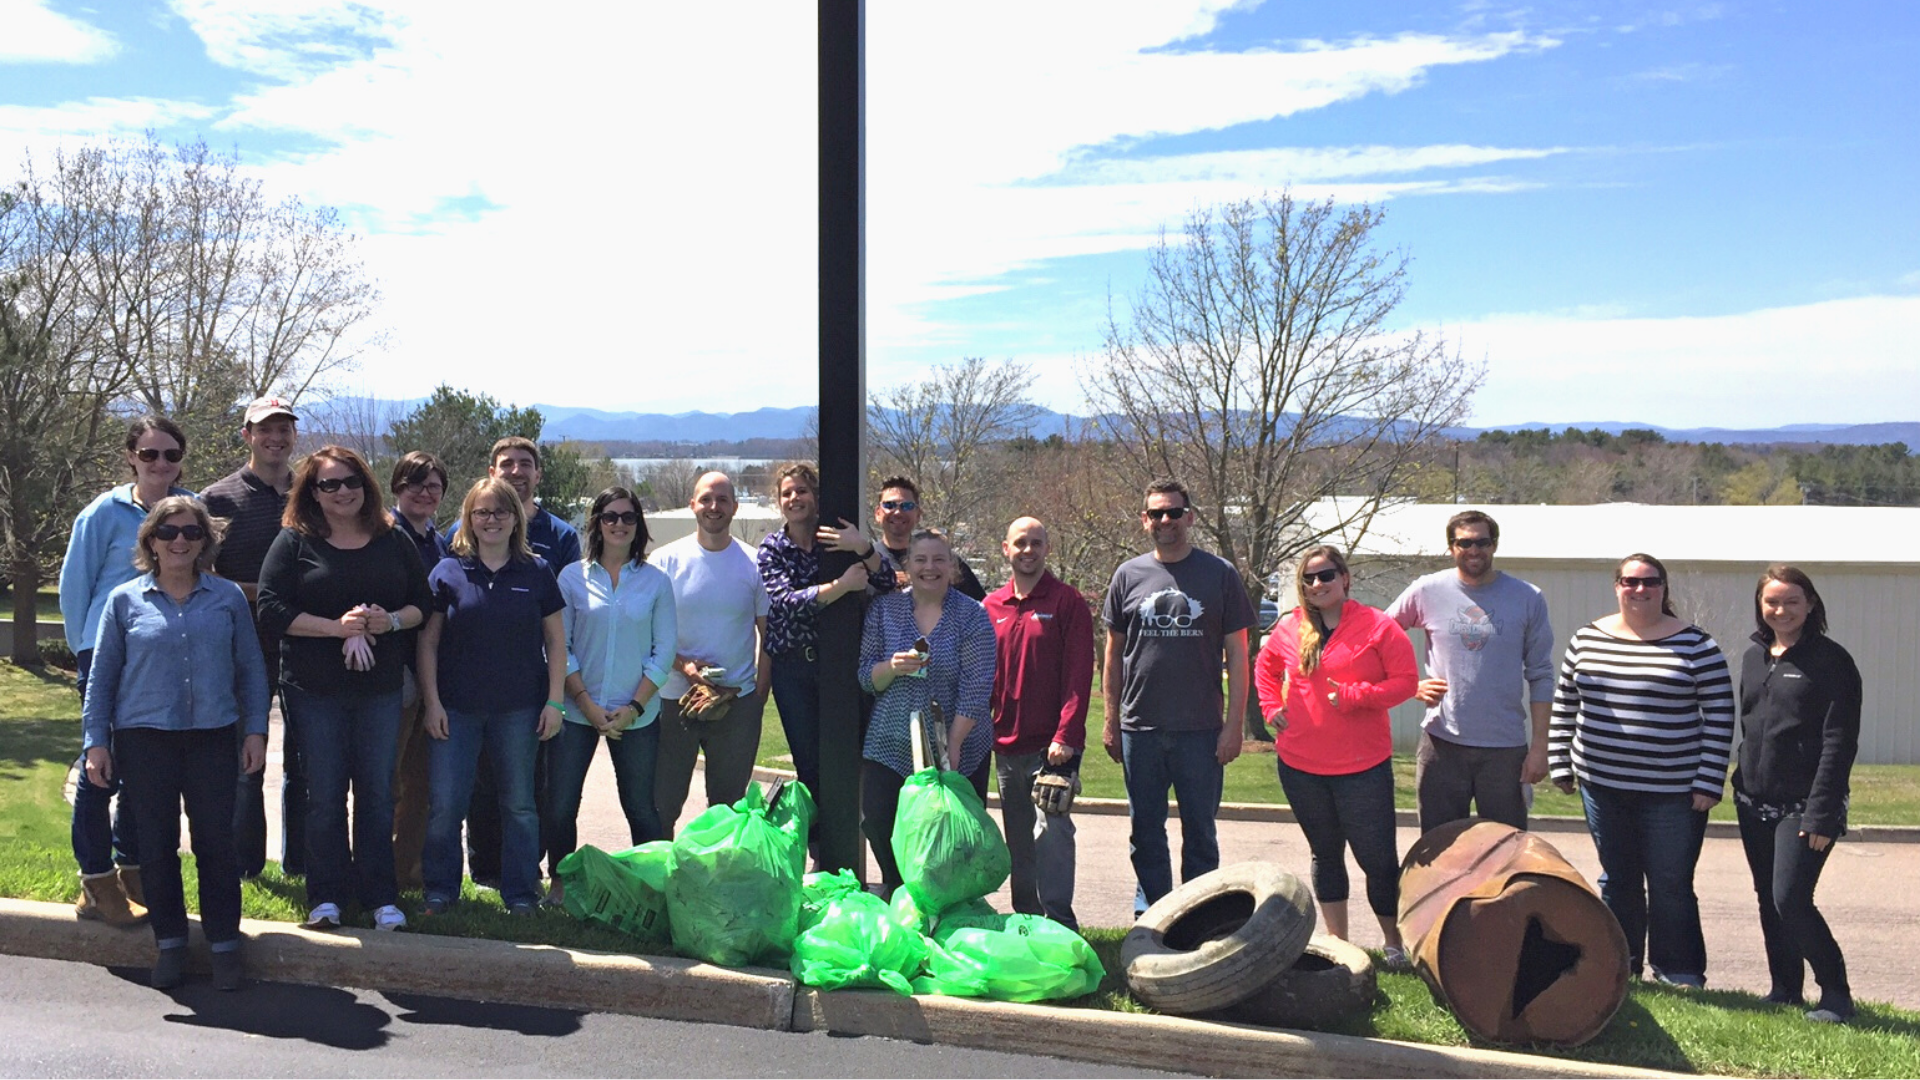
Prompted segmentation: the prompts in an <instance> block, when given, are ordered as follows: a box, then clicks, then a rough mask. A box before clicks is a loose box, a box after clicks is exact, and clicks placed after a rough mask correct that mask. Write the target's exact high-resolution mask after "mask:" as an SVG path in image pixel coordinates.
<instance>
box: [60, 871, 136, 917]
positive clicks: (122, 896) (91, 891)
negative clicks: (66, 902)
mask: <svg viewBox="0 0 1920 1080" xmlns="http://www.w3.org/2000/svg"><path fill="white" fill-rule="evenodd" d="M73 913H74V914H75V915H77V916H79V917H80V918H82V919H99V920H100V921H101V922H104V923H106V924H107V925H109V926H137V925H139V924H140V923H143V922H145V921H147V909H146V907H145V905H141V904H134V903H131V902H129V901H128V900H127V892H126V890H125V889H124V888H122V887H121V885H120V875H119V874H117V873H115V872H113V871H111V870H109V871H107V872H106V873H104V874H82V875H80V899H78V900H76V901H74V903H73Z"/></svg>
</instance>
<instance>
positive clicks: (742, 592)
mask: <svg viewBox="0 0 1920 1080" xmlns="http://www.w3.org/2000/svg"><path fill="white" fill-rule="evenodd" d="M687 505H688V506H689V507H690V508H691V509H692V510H693V519H694V524H695V529H694V532H693V535H692V536H686V537H682V538H681V539H679V540H675V541H674V542H673V543H671V544H668V545H666V546H665V547H662V548H660V549H659V550H658V551H655V552H654V553H653V554H652V556H650V557H649V560H648V561H650V562H652V563H653V565H655V566H657V567H659V568H660V569H661V570H662V571H665V573H666V575H667V577H668V578H669V579H670V580H671V581H672V582H673V602H674V610H675V614H676V617H677V623H678V627H679V644H678V646H677V648H676V653H677V655H676V656H675V657H674V663H673V670H672V672H670V673H669V674H668V676H667V684H666V685H665V686H662V687H661V688H660V698H661V704H660V755H659V757H658V758H657V759H656V763H655V767H654V774H653V776H654V779H653V804H654V807H655V808H656V809H658V810H659V811H660V823H661V825H662V826H663V827H664V828H665V829H666V830H667V833H668V835H669V836H671V835H672V833H673V830H674V827H675V825H677V824H678V822H679V820H680V810H681V808H682V807H684V806H685V805H686V802H687V790H688V788H689V787H691V786H692V783H693V766H694V760H695V759H696V758H697V757H698V756H699V755H700V753H701V751H703V750H704V751H705V752H706V755H707V765H706V774H707V804H708V805H709V806H714V805H720V804H723V803H733V802H735V801H737V800H738V799H739V798H740V797H741V796H743V795H745V794H746V792H747V784H748V782H749V781H751V780H752V779H753V762H754V758H755V757H756V756H757V755H758V754H759V752H760V719H761V715H762V713H764V712H765V710H766V707H767V686H768V684H769V682H770V681H771V680H772V668H771V667H770V666H769V665H768V664H767V653H766V634H767V587H766V585H765V584H763V583H762V582H761V580H760V567H759V564H758V562H757V561H756V560H755V558H754V551H753V549H752V548H750V547H748V546H747V545H745V544H743V543H741V542H740V541H739V540H736V539H734V537H733V534H732V533H731V532H730V531H729V530H730V529H731V527H732V525H733V515H734V512H735V511H737V510H739V508H740V503H739V500H738V499H736V498H735V497H734V494H733V481H732V480H729V479H728V478H727V474H725V473H719V472H710V473H707V474H705V475H704V476H702V477H700V480H699V482H698V483H696V484H695V485H694V488H693V499H692V500H691V501H690V502H689V503H688V504H687ZM716 669H717V670H716ZM703 673H704V674H703ZM696 682H700V683H706V684H708V685H710V686H713V687H716V688H721V687H724V688H730V689H733V690H736V691H738V692H739V696H738V697H736V698H734V699H733V702H732V704H731V705H730V706H729V707H728V709H727V712H726V715H725V716H723V717H721V718H720V719H718V720H707V721H699V720H689V719H687V718H685V717H683V716H682V715H681V711H680V696H681V695H682V694H685V693H686V692H687V690H688V689H689V688H690V687H691V686H692V685H693V684H694V683H696Z"/></svg>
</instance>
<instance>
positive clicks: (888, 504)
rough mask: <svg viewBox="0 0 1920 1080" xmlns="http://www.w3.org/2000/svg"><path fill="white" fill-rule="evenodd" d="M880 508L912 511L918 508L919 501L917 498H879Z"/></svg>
mask: <svg viewBox="0 0 1920 1080" xmlns="http://www.w3.org/2000/svg"><path fill="white" fill-rule="evenodd" d="M880 509H882V510H903V511H913V510H918V509H920V501H919V500H918V499H881V500H880Z"/></svg>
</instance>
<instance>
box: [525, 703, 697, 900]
mask: <svg viewBox="0 0 1920 1080" xmlns="http://www.w3.org/2000/svg"><path fill="white" fill-rule="evenodd" d="M602 740H603V736H602V735H601V734H600V733H599V732H598V731H595V730H594V728H593V725H592V724H576V723H574V722H573V721H571V720H569V721H567V722H566V723H564V724H561V725H560V734H558V735H555V736H554V737H553V739H552V740H551V741H550V742H549V743H548V749H547V755H548V758H547V760H548V761H549V762H550V765H549V769H550V771H549V772H548V773H547V818H546V820H545V821H544V822H542V824H543V825H544V826H545V830H544V831H545V835H546V837H547V858H549V859H551V860H552V863H551V865H549V866H548V867H547V870H548V872H549V873H551V872H553V871H554V870H555V869H556V868H557V867H558V866H559V865H560V860H561V859H564V858H566V857H567V856H568V855H571V854H573V849H574V848H576V847H579V846H580V826H579V821H578V818H579V817H580V795H581V792H582V791H584V790H585V788H586V786H587V769H588V767H589V766H591V765H592V764H593V752H594V750H595V749H596V748H597V747H599V745H600V743H601V741H602ZM605 742H606V744H607V756H608V757H610V758H612V759H613V782H614V787H615V789H616V790H618V791H619V792H620V810H621V812H622V813H624V814H626V817H627V834H628V835H629V836H630V837H632V839H633V842H634V843H635V844H644V843H647V842H648V841H650V840H659V839H662V838H663V837H664V836H665V835H666V834H665V832H664V830H662V829H661V828H660V811H659V809H658V808H657V807H655V806H654V805H653V771H654V769H655V767H656V766H657V765H658V763H659V759H660V721H659V720H658V719H656V720H654V722H653V723H651V724H648V725H647V726H646V727H641V728H630V729H628V730H626V731H623V732H621V733H620V737H619V738H617V739H605Z"/></svg>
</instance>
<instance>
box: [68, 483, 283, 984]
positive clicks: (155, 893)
mask: <svg viewBox="0 0 1920 1080" xmlns="http://www.w3.org/2000/svg"><path fill="white" fill-rule="evenodd" d="M214 546H215V545H214V532H213V522H212V520H211V519H210V518H209V517H208V516H207V510H206V507H204V506H202V505H201V504H200V503H199V501H198V500H196V499H194V498H192V497H191V496H184V495H175V496H170V497H168V498H165V499H162V500H160V501H159V502H158V503H156V504H155V505H154V508H153V511H152V512H151V513H149V514H148V515H147V519H146V521H145V522H144V523H142V524H141V526H140V531H139V536H138V543H137V545H136V547H135V548H134V555H133V562H134V565H135V566H136V567H137V568H138V569H139V570H140V571H142V572H143V576H141V577H138V578H135V579H134V580H132V581H129V582H127V583H126V584H124V585H121V586H119V587H118V588H116V589H114V590H113V592H112V593H111V594H109V595H108V597H107V603H106V606H105V608H104V609H103V611H102V613H101V616H100V626H99V636H98V638H97V639H96V641H95V643H94V658H93V659H94V664H93V671H92V674H91V680H92V685H91V688H90V689H89V691H88V693H87V699H86V706H85V709H84V712H83V716H82V728H83V730H84V732H85V745H86V750H85V757H86V762H87V766H86V770H87V783H89V784H94V785H98V786H101V787H104V786H106V785H107V784H108V783H109V782H111V781H112V780H113V779H114V778H115V777H116V776H118V777H119V778H120V779H121V781H122V783H124V784H125V795H124V796H123V797H124V798H126V799H127V800H128V801H129V802H131V803H132V805H133V808H134V813H135V814H136V815H138V816H139V817H140V818H141V820H142V821H144V822H145V823H146V827H145V828H143V829H142V830H141V832H140V852H139V856H140V865H141V866H142V867H143V868H144V870H145V885H146V894H147V904H148V910H149V912H150V913H151V919H152V923H153V937H154V942H155V944H156V945H158V947H159V956H158V958H157V959H156V960H155V962H154V965H153V975H152V982H153V985H154V986H155V987H156V988H158V989H162V990H164V989H168V988H170V987H174V986H178V985H179V984H180V983H181V981H182V980H184V979H185V978H186V973H187V901H186V896H185V894H184V892H183V889H182V886H181V881H180V807H181V804H182V803H183V802H184V803H185V804H186V811H187V820H188V823H189V824H190V825H191V826H192V829H193V854H194V858H195V859H196V861H197V862H198V864H199V876H200V925H201V929H202V931H203V932H204V933H205V934H206V937H207V943H208V945H209V946H210V947H211V948H212V950H213V982H214V985H215V986H216V987H218V988H219V989H222V990H235V989H238V988H239V986H240V973H241V963H240V952H239V950H240V861H239V856H238V854H237V853H236V851H235V848H234V843H233V808H234V802H235V799H236V798H237V796H238V793H239V786H238V785H237V784H236V783H235V780H236V778H237V777H238V776H239V775H240V774H241V773H243V772H244V773H249V774H251V773H257V772H259V771H260V769H261V768H262V766H264V765H265V764H266V760H267V667H266V662H265V661H264V659H263V658H262V657H261V655H260V645H259V641H258V640H257V639H256V638H255V636H254V630H253V615H252V613H251V612H250V611H249V610H248V608H247V598H246V596H245V595H244V594H242V593H241V591H240V586H238V585H235V584H234V583H232V582H231V581H226V580H223V579H221V578H217V577H214V576H213V575H211V574H209V573H206V571H207V570H208V569H209V568H211V567H212V565H213V551H214ZM236 725H242V730H244V732H245V738H244V739H238V738H236V733H235V731H234V728H235V726H236ZM109 735H111V740H112V748H111V750H109ZM236 742H238V743H239V745H240V752H239V755H238V760H237V761H236V759H235V754H234V745H235V743H236Z"/></svg>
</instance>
